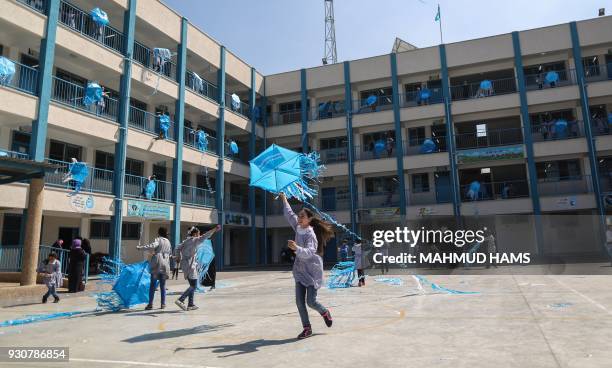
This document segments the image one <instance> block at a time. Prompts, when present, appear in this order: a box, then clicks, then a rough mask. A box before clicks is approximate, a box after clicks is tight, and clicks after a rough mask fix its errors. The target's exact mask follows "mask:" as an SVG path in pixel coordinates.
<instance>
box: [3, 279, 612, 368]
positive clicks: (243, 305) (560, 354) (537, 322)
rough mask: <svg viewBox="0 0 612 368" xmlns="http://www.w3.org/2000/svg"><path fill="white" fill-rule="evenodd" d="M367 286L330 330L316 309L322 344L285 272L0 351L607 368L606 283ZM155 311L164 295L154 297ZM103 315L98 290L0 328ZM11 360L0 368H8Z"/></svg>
mask: <svg viewBox="0 0 612 368" xmlns="http://www.w3.org/2000/svg"><path fill="white" fill-rule="evenodd" d="M386 277H394V278H400V279H401V280H402V282H403V285H401V286H395V285H391V284H388V283H384V282H376V281H375V279H376V278H378V277H377V276H370V277H368V279H367V286H366V287H365V288H357V287H354V288H350V289H340V290H337V289H336V290H329V289H326V288H323V289H321V290H320V292H319V300H320V302H322V303H323V304H324V305H326V306H329V307H331V311H332V314H333V317H334V325H333V327H332V328H327V327H326V326H325V325H324V323H323V320H322V319H321V317H320V316H318V315H317V314H316V313H315V312H314V311H311V313H310V315H311V320H312V325H313V330H314V333H315V335H314V336H313V337H311V338H309V339H306V340H302V341H297V340H296V339H295V337H296V336H297V334H298V333H299V332H300V331H301V324H300V321H299V317H298V315H297V312H296V308H295V302H294V289H293V287H294V284H293V278H292V276H291V273H290V272H288V271H261V272H224V273H219V274H218V280H219V281H218V283H219V284H218V285H219V288H218V289H216V290H215V291H213V292H210V293H206V294H197V296H196V303H197V304H198V305H199V306H200V309H199V310H197V311H192V312H183V311H180V310H179V309H178V307H176V306H175V305H174V304H173V302H174V300H175V299H176V298H177V294H178V293H179V291H180V290H182V289H184V288H185V283H184V281H183V280H179V281H172V282H170V284H169V289H170V293H171V295H170V296H169V300H168V308H167V309H166V310H164V311H161V310H159V309H155V310H153V311H149V312H145V311H143V310H142V308H139V309H138V310H131V311H123V312H118V313H97V314H96V313H91V314H85V315H82V316H77V317H73V318H70V319H63V320H55V321H46V322H37V323H32V324H29V325H21V326H14V327H0V346H11V347H16V346H69V347H70V358H71V361H70V363H69V364H68V363H64V364H57V363H56V364H52V363H44V364H40V363H37V364H31V365H26V364H20V365H18V366H20V367H21V366H32V367H34V366H36V367H44V366H48V367H57V366H64V365H65V366H70V367H88V368H94V367H134V366H156V367H220V368H225V367H228V368H229V367H266V368H272V367H291V366H308V367H335V368H338V367H384V368H389V367H398V368H399V367H401V368H405V367H427V368H429V367H484V368H491V367H496V368H502V367H503V368H505V367H530V368H534V367H579V368H586V367H610V366H612V349H611V348H612V282H611V281H612V280H611V279H610V277H609V276H544V275H538V276H527V275H516V276H474V275H454V276H427V278H428V279H429V280H430V281H433V282H436V283H438V284H439V285H442V286H444V287H447V288H450V289H456V290H463V291H476V292H480V293H479V294H474V295H453V294H447V293H440V292H434V291H432V290H431V288H428V287H426V286H424V290H423V291H419V290H418V288H417V283H416V282H415V280H414V279H413V278H412V277H411V276H409V275H405V274H404V275H397V276H386ZM156 298H157V299H156V303H155V305H156V308H158V307H159V295H157V296H156ZM94 308H95V301H94V299H93V298H92V297H91V296H90V293H81V294H80V295H76V296H74V295H70V296H66V297H63V299H62V301H61V303H59V304H44V305H43V304H31V305H21V306H12V307H5V308H1V309H0V322H1V321H4V320H8V319H15V318H22V317H24V316H25V315H30V314H39V313H52V312H60V311H87V310H92V309H94ZM3 364H4V363H0V365H3Z"/></svg>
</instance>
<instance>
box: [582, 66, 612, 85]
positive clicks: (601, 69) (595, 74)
mask: <svg viewBox="0 0 612 368" xmlns="http://www.w3.org/2000/svg"><path fill="white" fill-rule="evenodd" d="M584 74H585V77H586V80H587V81H589V82H599V81H607V80H612V63H608V64H603V65H594V66H587V67H585V68H584Z"/></svg>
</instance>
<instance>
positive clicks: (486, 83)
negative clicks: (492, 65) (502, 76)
mask: <svg viewBox="0 0 612 368" xmlns="http://www.w3.org/2000/svg"><path fill="white" fill-rule="evenodd" d="M480 89H483V90H492V89H493V83H491V81H490V80H488V79H485V80H483V81H482V82H480Z"/></svg>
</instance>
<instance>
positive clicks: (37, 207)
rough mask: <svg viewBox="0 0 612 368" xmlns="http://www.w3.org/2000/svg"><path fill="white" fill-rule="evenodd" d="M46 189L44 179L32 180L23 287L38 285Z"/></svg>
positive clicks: (24, 255) (22, 270) (22, 266)
mask: <svg viewBox="0 0 612 368" xmlns="http://www.w3.org/2000/svg"><path fill="white" fill-rule="evenodd" d="M44 188H45V181H44V179H43V178H34V179H32V180H31V182H30V189H29V194H28V222H27V224H26V231H25V241H24V244H23V257H22V261H21V262H22V263H21V285H22V286H27V285H35V284H36V268H37V267H38V247H39V245H40V228H41V225H42V211H43V199H44Z"/></svg>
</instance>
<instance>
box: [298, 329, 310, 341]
mask: <svg viewBox="0 0 612 368" xmlns="http://www.w3.org/2000/svg"><path fill="white" fill-rule="evenodd" d="M310 336H312V328H310V326H305V327H304V331H302V333H301V334H299V335H298V337H297V338H298V340H302V339H306V338H308V337H310Z"/></svg>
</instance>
